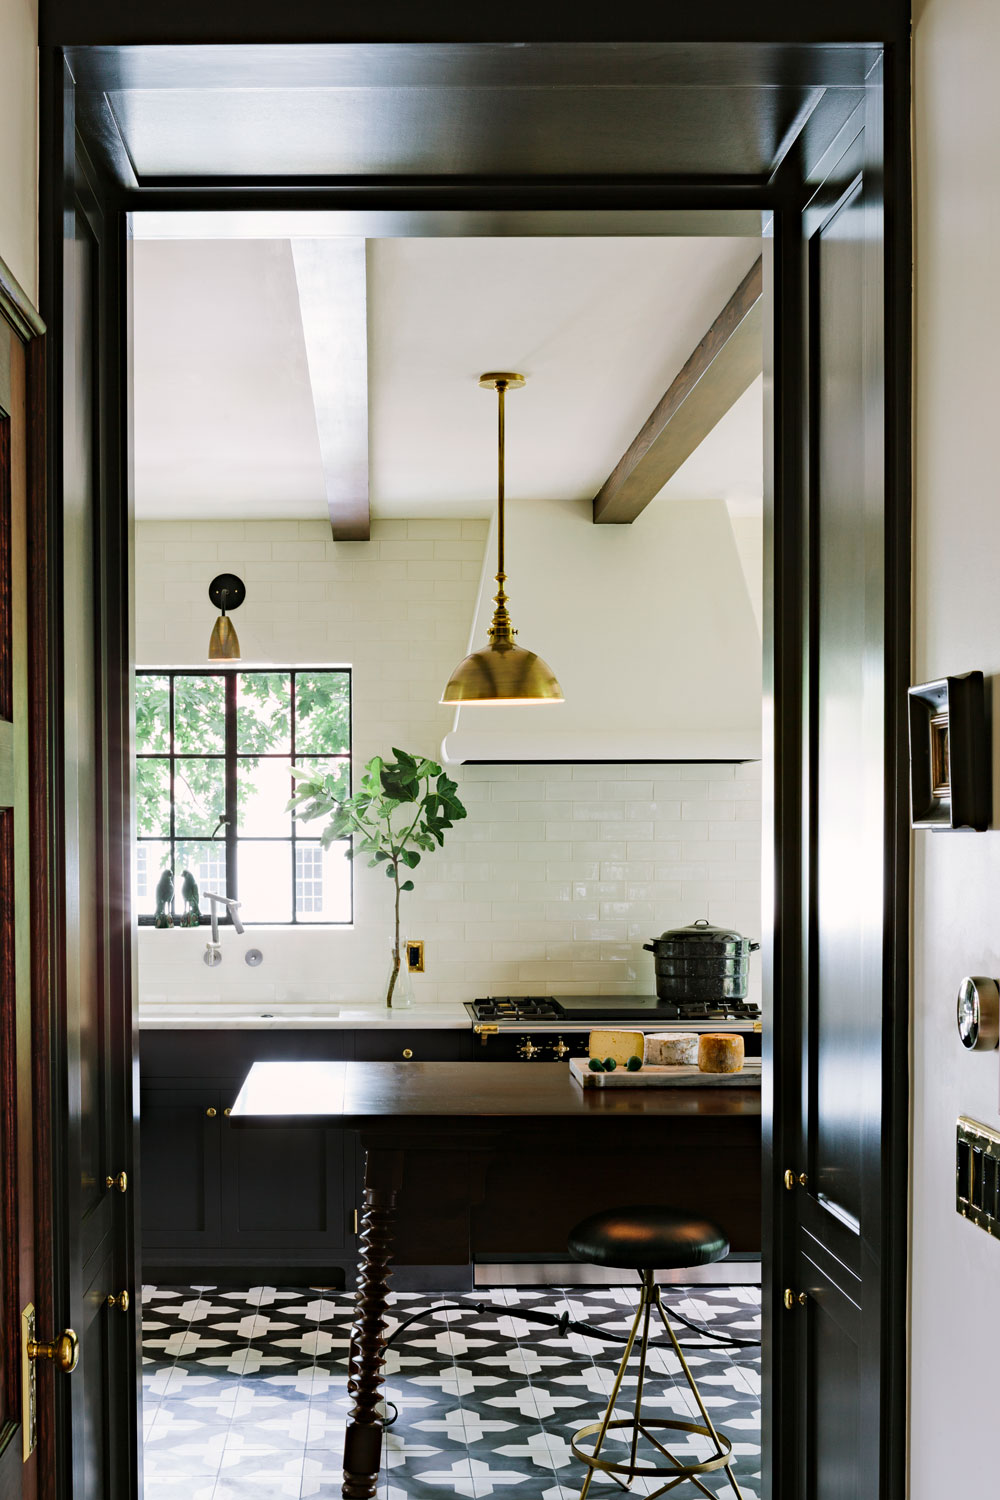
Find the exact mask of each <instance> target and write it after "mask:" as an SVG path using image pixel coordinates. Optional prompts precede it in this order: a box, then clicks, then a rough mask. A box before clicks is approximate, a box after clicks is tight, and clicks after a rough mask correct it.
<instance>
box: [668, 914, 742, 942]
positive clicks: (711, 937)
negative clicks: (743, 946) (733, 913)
mask: <svg viewBox="0 0 1000 1500" xmlns="http://www.w3.org/2000/svg"><path fill="white" fill-rule="evenodd" d="M679 940H680V941H682V942H685V943H698V942H702V943H742V942H745V941H746V939H745V938H744V937H743V934H742V933H741V932H733V930H732V929H731V928H729V927H713V926H712V924H711V922H710V921H709V920H708V918H707V917H699V918H698V920H697V922H692V923H691V925H690V926H689V927H671V928H669V929H668V931H666V932H661V934H660V936H659V937H658V938H654V942H657V943H665V942H677V941H679Z"/></svg>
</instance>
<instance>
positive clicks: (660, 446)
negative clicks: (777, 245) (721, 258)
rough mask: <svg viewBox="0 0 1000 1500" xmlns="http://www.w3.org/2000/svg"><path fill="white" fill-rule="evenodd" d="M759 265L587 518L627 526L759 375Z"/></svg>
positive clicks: (675, 382) (625, 455)
mask: <svg viewBox="0 0 1000 1500" xmlns="http://www.w3.org/2000/svg"><path fill="white" fill-rule="evenodd" d="M762 288H763V280H762V269H761V262H760V260H759V259H758V260H757V261H756V263H755V264H754V265H753V266H752V267H751V269H750V270H749V271H748V272H747V274H746V276H745V277H744V278H743V280H742V281H741V282H740V284H739V286H738V287H737V288H736V291H735V292H734V293H733V295H732V296H731V297H730V299H729V301H728V302H727V303H726V305H725V307H724V308H723V309H722V311H721V312H720V314H719V316H718V317H717V318H716V320H715V322H714V323H713V324H712V326H711V328H710V329H709V330H708V332H707V333H706V335H705V337H704V338H703V339H702V341H701V343H700V344H699V345H698V347H697V349H695V351H694V353H693V354H692V355H691V357H690V359H689V360H688V361H687V363H686V364H685V366H684V368H683V369H682V370H681V372H680V373H679V375H677V377H676V378H675V379H674V380H673V381H672V383H671V385H670V388H669V390H668V391H667V392H666V394H665V395H664V396H663V397H662V399H661V400H660V401H659V402H658V403H657V406H656V409H655V410H654V411H653V413H652V415H651V416H650V417H649V418H648V420H647V421H646V422H645V423H644V424H643V427H642V430H641V431H640V432H639V434H638V436H637V437H636V438H635V439H634V440H633V441H632V443H631V444H630V445H629V447H628V449H627V450H626V452H625V453H623V454H622V457H621V458H620V459H619V460H618V462H617V464H616V465H615V467H614V469H613V470H612V472H611V474H610V475H609V476H608V478H607V479H606V480H605V481H604V484H603V485H602V486H601V488H600V490H599V491H598V492H597V494H596V495H595V497H594V520H595V521H596V522H599V523H602V524H604V525H628V524H629V522H631V521H634V520H635V518H636V516H638V515H641V513H642V512H643V511H644V510H645V508H646V506H647V505H648V504H649V502H650V501H651V500H652V499H653V497H654V496H655V495H658V494H659V492H660V490H662V488H663V486H664V485H665V484H666V482H667V480H668V479H669V478H670V477H671V475H673V474H675V473H676V472H677V470H678V469H679V468H680V466H681V464H682V463H683V462H684V460H685V459H686V458H690V456H691V454H692V453H693V452H694V451H695V449H696V448H697V447H698V445H699V444H700V443H701V442H702V441H703V440H704V439H705V438H706V437H707V436H708V434H709V433H710V432H711V430H712V428H713V427H714V426H715V425H716V423H717V422H718V421H719V420H720V418H722V417H724V416H725V414H726V412H727V411H728V410H729V408H730V407H731V406H732V405H733V403H734V402H735V401H738V400H739V398H740V396H742V395H743V392H744V391H745V390H746V389H747V388H748V387H749V386H750V385H752V383H753V381H754V380H755V379H756V378H757V376H758V375H759V374H760V372H761V361H762V344H761V292H762Z"/></svg>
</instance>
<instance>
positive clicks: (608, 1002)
mask: <svg viewBox="0 0 1000 1500" xmlns="http://www.w3.org/2000/svg"><path fill="white" fill-rule="evenodd" d="M465 1008H466V1010H467V1011H468V1013H469V1015H470V1016H471V1017H472V1019H473V1021H477V1022H480V1023H486V1024H487V1025H493V1026H496V1028H497V1029H498V1030H502V1031H513V1030H516V1031H524V1030H528V1029H530V1030H535V1029H542V1028H545V1029H547V1030H560V1029H561V1030H566V1029H581V1028H583V1027H588V1028H589V1027H591V1026H601V1025H612V1024H621V1023H623V1022H628V1024H629V1025H630V1026H635V1027H636V1028H637V1029H638V1030H648V1031H655V1030H656V1029H657V1028H658V1027H661V1026H667V1027H670V1026H677V1025H679V1024H683V1025H684V1026H691V1025H693V1026H695V1028H696V1029H697V1026H698V1024H699V1023H701V1024H702V1025H703V1026H705V1027H717V1026H718V1025H719V1023H720V1022H721V1021H726V1022H727V1023H728V1022H730V1021H734V1022H744V1023H750V1024H749V1026H748V1028H747V1029H749V1030H752V1029H753V1022H755V1021H759V1019H760V1011H759V1010H758V1009H757V1007H756V1006H755V1005H750V1004H748V1003H747V1002H746V1001H745V1000H732V1001H720V1002H719V1003H718V1004H711V1005H710V1004H708V1003H707V1002H705V1001H703V1000H695V1001H692V1002H691V1003H690V1004H689V1005H672V1004H668V1003H666V1002H664V1001H662V1000H659V999H658V998H657V997H656V995H564V996H563V998H562V999H561V1000H557V999H556V998H555V997H554V996H553V995H489V996H486V997H485V998H483V999H480V1000H470V1001H467V1002H466V1006H465Z"/></svg>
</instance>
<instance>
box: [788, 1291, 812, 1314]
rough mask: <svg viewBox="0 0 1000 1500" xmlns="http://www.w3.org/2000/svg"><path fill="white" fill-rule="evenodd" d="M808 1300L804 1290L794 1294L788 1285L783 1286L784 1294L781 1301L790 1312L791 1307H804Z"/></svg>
mask: <svg viewBox="0 0 1000 1500" xmlns="http://www.w3.org/2000/svg"><path fill="white" fill-rule="evenodd" d="M808 1300H809V1298H808V1297H807V1296H806V1294H805V1292H799V1293H798V1294H797V1295H796V1293H795V1292H793V1291H792V1289H791V1287H790V1286H786V1287H785V1295H784V1297H783V1298H782V1301H783V1302H784V1304H785V1309H786V1311H788V1312H791V1311H792V1308H793V1307H805V1305H806V1303H807V1302H808Z"/></svg>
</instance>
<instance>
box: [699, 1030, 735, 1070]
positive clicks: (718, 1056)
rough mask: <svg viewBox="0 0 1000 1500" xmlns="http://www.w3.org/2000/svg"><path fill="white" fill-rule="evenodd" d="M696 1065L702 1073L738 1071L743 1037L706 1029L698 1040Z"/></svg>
mask: <svg viewBox="0 0 1000 1500" xmlns="http://www.w3.org/2000/svg"><path fill="white" fill-rule="evenodd" d="M698 1066H699V1068H700V1069H701V1071H702V1072H703V1073H738V1072H739V1071H740V1069H741V1068H742V1067H743V1038H742V1037H741V1036H739V1035H731V1034H730V1033H728V1032H724V1031H706V1032H704V1033H703V1034H702V1036H701V1038H700V1040H699V1042H698Z"/></svg>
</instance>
